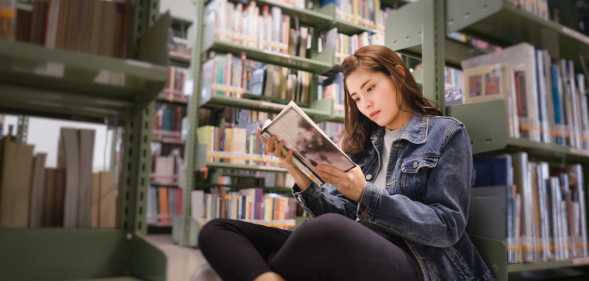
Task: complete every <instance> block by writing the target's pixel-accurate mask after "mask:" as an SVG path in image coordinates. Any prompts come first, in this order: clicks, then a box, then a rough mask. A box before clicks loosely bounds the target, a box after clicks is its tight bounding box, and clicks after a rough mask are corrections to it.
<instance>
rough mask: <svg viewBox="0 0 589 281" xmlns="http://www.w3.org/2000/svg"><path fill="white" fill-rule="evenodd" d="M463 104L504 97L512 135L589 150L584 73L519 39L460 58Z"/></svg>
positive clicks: (571, 63)
mask: <svg viewBox="0 0 589 281" xmlns="http://www.w3.org/2000/svg"><path fill="white" fill-rule="evenodd" d="M462 67H463V69H464V90H465V95H464V102H465V103H474V102H484V101H488V100H493V99H505V100H506V101H507V105H508V115H509V116H508V117H509V118H508V119H509V131H510V135H511V137H514V138H526V139H530V140H533V141H537V142H544V143H555V144H560V145H566V146H569V147H572V148H576V149H583V150H588V149H589V111H588V105H587V96H586V91H587V89H586V87H585V76H584V75H583V74H575V69H574V64H573V62H572V61H566V60H560V61H557V62H554V63H553V62H552V59H551V57H550V54H549V53H548V51H546V50H537V49H534V47H532V46H531V45H529V44H527V43H521V44H518V45H515V46H512V47H509V48H506V49H504V50H503V51H501V52H496V53H492V54H487V55H483V56H479V57H475V58H471V59H468V60H465V61H463V62H462Z"/></svg>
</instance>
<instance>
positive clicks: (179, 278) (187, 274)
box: [147, 235, 589, 281]
mask: <svg viewBox="0 0 589 281" xmlns="http://www.w3.org/2000/svg"><path fill="white" fill-rule="evenodd" d="M147 239H148V240H149V241H150V242H151V243H153V244H154V245H155V246H157V247H158V248H159V249H161V250H162V251H163V252H164V254H165V255H166V257H167V258H168V264H167V269H168V270H167V273H168V276H167V278H166V280H167V281H222V280H221V279H220V278H218V277H217V276H216V274H214V273H213V272H212V270H211V269H210V267H209V266H208V265H207V262H206V261H205V259H204V257H203V256H202V254H201V253H200V251H199V250H198V249H193V248H186V247H180V246H178V245H176V244H174V243H173V242H172V237H171V236H170V235H149V236H147ZM570 271H571V273H573V274H571V275H577V276H576V277H569V278H566V277H554V278H550V274H549V273H548V272H544V273H536V274H529V275H527V274H526V275H527V276H525V277H524V276H518V277H519V278H517V277H516V276H513V277H516V278H512V277H510V281H511V280H512V279H513V280H514V281H518V280H526V281H536V280H538V281H539V280H542V281H588V280H589V277H588V276H587V275H584V276H578V274H579V272H574V271H575V270H573V269H571V270H570Z"/></svg>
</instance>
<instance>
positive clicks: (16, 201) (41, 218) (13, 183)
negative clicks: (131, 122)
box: [0, 128, 118, 228]
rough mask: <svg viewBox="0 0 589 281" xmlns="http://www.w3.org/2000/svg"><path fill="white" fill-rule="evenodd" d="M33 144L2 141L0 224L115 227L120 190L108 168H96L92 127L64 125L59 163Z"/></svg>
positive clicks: (6, 225) (9, 225) (0, 149)
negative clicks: (52, 163)
mask: <svg viewBox="0 0 589 281" xmlns="http://www.w3.org/2000/svg"><path fill="white" fill-rule="evenodd" d="M33 148H34V147H33V146H32V145H28V144H21V143H17V142H15V140H14V138H13V137H12V136H6V137H4V138H3V139H2V140H1V141H0V155H2V159H0V226H4V227H31V228H39V227H67V228H75V227H115V218H116V202H117V196H118V192H117V188H116V186H115V185H114V180H113V176H112V174H111V173H110V172H100V173H92V159H93V155H94V131H93V130H85V129H83V130H82V129H71V128H62V129H61V135H60V141H59V148H58V151H59V155H58V164H57V167H56V168H49V167H46V158H47V155H46V154H45V153H37V154H33Z"/></svg>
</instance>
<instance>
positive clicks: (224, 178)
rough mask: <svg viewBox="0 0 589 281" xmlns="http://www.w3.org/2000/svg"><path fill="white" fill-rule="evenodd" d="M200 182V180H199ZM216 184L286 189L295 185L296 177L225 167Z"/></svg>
mask: <svg viewBox="0 0 589 281" xmlns="http://www.w3.org/2000/svg"><path fill="white" fill-rule="evenodd" d="M197 182H198V180H197ZM213 185H214V186H225V187H242V188H243V187H261V186H264V187H265V188H275V189H276V188H278V189H284V188H286V187H291V186H293V185H294V179H293V178H292V177H291V176H290V175H289V174H288V173H276V172H262V171H255V170H246V169H223V172H222V174H221V175H220V176H218V178H217V181H216V182H214V183H213ZM198 187H199V188H202V189H206V188H209V187H210V183H209V182H206V183H205V184H204V185H198Z"/></svg>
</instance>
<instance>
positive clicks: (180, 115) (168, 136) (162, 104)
mask: <svg viewBox="0 0 589 281" xmlns="http://www.w3.org/2000/svg"><path fill="white" fill-rule="evenodd" d="M166 4H167V5H171V6H169V7H167V8H168V9H169V10H170V12H171V13H173V14H174V17H173V18H172V24H171V33H172V36H171V39H170V40H169V41H168V44H169V45H170V46H171V47H170V50H169V52H168V55H169V64H168V69H167V71H168V75H167V81H166V86H165V88H164V89H163V91H162V92H161V93H160V94H159V95H158V96H157V101H156V114H155V118H154V119H153V122H154V124H153V126H152V128H153V129H152V133H151V141H152V157H153V160H154V162H155V163H154V165H152V169H153V171H152V172H153V174H152V175H151V177H150V187H149V191H148V192H149V194H148V198H149V199H148V202H150V203H148V205H147V213H148V220H147V223H148V230H147V232H148V234H163V233H167V234H171V232H172V224H171V223H169V222H167V219H166V218H168V217H175V216H177V215H178V214H177V213H178V210H179V209H181V208H178V207H177V206H176V205H179V204H182V202H180V201H181V200H178V199H179V198H177V197H176V196H177V194H176V193H180V194H182V190H181V189H179V187H180V181H179V179H180V177H181V167H180V165H178V163H177V162H176V161H175V160H174V161H172V162H170V161H168V160H170V159H171V158H173V157H178V158H179V159H182V157H183V152H184V146H185V140H184V139H183V136H182V127H183V126H184V121H185V116H186V110H187V106H188V100H189V96H188V95H186V91H185V88H186V87H187V84H188V83H190V81H188V73H189V71H190V70H189V69H190V61H191V55H192V51H191V47H190V44H189V43H190V40H189V37H190V35H191V34H190V32H191V25H192V21H190V20H189V19H188V18H186V15H182V14H181V13H179V11H178V10H179V8H180V7H183V8H185V10H191V7H189V6H188V7H184V6H186V3H179V2H176V3H166ZM175 5H178V6H175ZM189 5H192V4H191V3H189ZM176 152H177V155H176ZM173 159H176V158H173ZM163 193H165V195H164V194H163ZM160 197H162V198H164V197H166V199H167V200H163V199H161V198H160Z"/></svg>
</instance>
